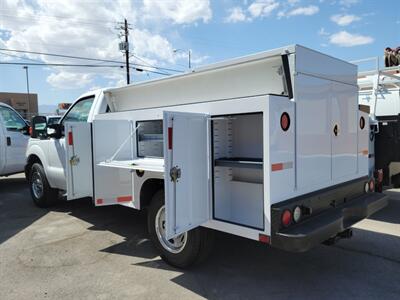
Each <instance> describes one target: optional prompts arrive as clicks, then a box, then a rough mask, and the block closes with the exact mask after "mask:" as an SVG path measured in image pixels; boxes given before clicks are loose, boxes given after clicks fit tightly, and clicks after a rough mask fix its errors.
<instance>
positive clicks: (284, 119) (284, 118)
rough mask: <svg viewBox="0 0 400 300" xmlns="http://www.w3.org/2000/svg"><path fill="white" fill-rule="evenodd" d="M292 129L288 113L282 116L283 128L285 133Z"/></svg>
mask: <svg viewBox="0 0 400 300" xmlns="http://www.w3.org/2000/svg"><path fill="white" fill-rule="evenodd" d="M289 127H290V117H289V114H288V113H287V112H284V113H283V114H282V115H281V128H282V130H283V131H287V130H288V129H289Z"/></svg>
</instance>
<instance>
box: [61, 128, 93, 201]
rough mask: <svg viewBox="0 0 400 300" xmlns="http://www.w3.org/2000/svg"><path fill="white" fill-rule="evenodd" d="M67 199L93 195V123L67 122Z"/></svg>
mask: <svg viewBox="0 0 400 300" xmlns="http://www.w3.org/2000/svg"><path fill="white" fill-rule="evenodd" d="M65 141H66V143H65V147H66V159H67V162H66V166H67V200H74V199H79V198H84V197H93V179H92V178H93V166H92V124H91V123H86V122H82V123H80V122H71V123H66V124H65Z"/></svg>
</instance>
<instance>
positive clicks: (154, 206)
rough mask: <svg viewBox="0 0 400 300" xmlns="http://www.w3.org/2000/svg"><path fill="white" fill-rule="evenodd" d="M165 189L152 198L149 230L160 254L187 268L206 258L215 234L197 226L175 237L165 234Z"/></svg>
mask: <svg viewBox="0 0 400 300" xmlns="http://www.w3.org/2000/svg"><path fill="white" fill-rule="evenodd" d="M165 222H166V219H165V205H164V191H163V190H160V191H158V192H157V193H155V195H154V196H153V198H152V201H151V204H150V208H149V213H148V222H147V226H148V231H149V234H150V238H151V240H152V241H153V243H154V245H155V246H156V248H157V249H158V250H159V251H160V253H161V254H160V256H161V257H162V259H163V260H164V261H166V262H167V263H168V264H170V265H172V266H175V267H178V268H186V267H189V266H191V265H193V264H195V263H197V262H199V261H202V260H204V259H205V258H206V257H207V256H208V254H209V252H210V250H211V248H212V241H213V238H212V236H213V234H212V232H211V231H210V230H208V229H205V228H196V229H192V230H190V231H188V232H185V233H183V234H180V235H178V236H177V237H175V238H173V239H167V238H166V236H165Z"/></svg>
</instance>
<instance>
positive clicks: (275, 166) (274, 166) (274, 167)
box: [271, 163, 283, 172]
mask: <svg viewBox="0 0 400 300" xmlns="http://www.w3.org/2000/svg"><path fill="white" fill-rule="evenodd" d="M280 170H283V164H282V163H277V164H272V165H271V171H272V172H274V171H280Z"/></svg>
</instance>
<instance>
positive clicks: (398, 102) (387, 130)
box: [358, 58, 400, 189]
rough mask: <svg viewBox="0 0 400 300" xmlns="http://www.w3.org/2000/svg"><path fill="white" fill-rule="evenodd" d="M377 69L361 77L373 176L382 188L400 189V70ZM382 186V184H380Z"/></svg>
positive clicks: (361, 100) (360, 100) (362, 74)
mask: <svg viewBox="0 0 400 300" xmlns="http://www.w3.org/2000/svg"><path fill="white" fill-rule="evenodd" d="M371 60H372V61H376V65H377V67H376V68H375V69H374V70H371V71H364V72H360V73H359V74H358V85H359V103H360V104H362V105H366V106H369V107H370V125H371V132H370V173H375V174H378V176H377V175H375V177H376V178H379V179H378V183H379V184H378V186H379V187H380V189H382V185H385V186H391V185H393V186H395V187H399V186H400V67H399V66H397V67H390V68H383V69H381V68H380V67H379V63H378V62H379V58H371V59H366V60H360V61H358V62H369V61H371ZM379 181H381V182H382V184H380V182H379Z"/></svg>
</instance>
